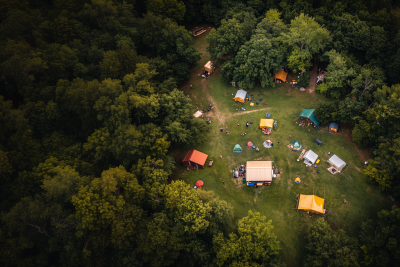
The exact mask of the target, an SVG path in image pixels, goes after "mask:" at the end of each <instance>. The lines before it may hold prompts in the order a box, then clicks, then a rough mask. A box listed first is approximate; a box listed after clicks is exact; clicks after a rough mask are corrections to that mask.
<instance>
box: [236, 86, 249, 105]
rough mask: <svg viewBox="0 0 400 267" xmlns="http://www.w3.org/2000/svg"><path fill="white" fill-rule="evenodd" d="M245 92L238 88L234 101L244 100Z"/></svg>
mask: <svg viewBox="0 0 400 267" xmlns="http://www.w3.org/2000/svg"><path fill="white" fill-rule="evenodd" d="M246 94H247V92H246V91H245V90H243V89H239V90H238V91H237V92H236V95H235V101H239V102H242V103H243V102H244V100H245V99H246Z"/></svg>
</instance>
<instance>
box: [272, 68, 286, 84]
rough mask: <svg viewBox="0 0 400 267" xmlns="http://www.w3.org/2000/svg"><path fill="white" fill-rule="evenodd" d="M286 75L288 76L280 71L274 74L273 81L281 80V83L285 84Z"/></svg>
mask: <svg viewBox="0 0 400 267" xmlns="http://www.w3.org/2000/svg"><path fill="white" fill-rule="evenodd" d="M287 75H288V74H287V73H286V71H284V70H280V71H278V73H277V74H275V75H274V76H275V79H278V80H281V81H284V82H286V77H287Z"/></svg>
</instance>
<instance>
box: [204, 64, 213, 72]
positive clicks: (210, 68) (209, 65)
mask: <svg viewBox="0 0 400 267" xmlns="http://www.w3.org/2000/svg"><path fill="white" fill-rule="evenodd" d="M204 70H205V71H208V73H213V71H214V67H213V63H212V62H211V61H208V62H207V64H206V65H204Z"/></svg>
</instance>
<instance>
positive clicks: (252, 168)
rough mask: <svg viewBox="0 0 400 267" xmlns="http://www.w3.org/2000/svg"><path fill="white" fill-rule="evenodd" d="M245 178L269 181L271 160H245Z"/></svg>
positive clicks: (270, 177)
mask: <svg viewBox="0 0 400 267" xmlns="http://www.w3.org/2000/svg"><path fill="white" fill-rule="evenodd" d="M246 180H247V181H251V182H257V181H260V182H261V181H266V182H271V181H272V161H247V163H246Z"/></svg>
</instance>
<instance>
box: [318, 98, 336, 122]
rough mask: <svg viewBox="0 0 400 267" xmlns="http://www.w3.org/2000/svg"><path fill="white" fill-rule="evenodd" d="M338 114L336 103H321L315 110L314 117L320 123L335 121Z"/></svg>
mask: <svg viewBox="0 0 400 267" xmlns="http://www.w3.org/2000/svg"><path fill="white" fill-rule="evenodd" d="M339 112H340V110H339V108H338V103H337V102H321V103H319V104H318V105H317V108H316V109H315V117H316V118H317V120H319V121H320V122H322V123H328V122H332V121H336V120H337V119H338V118H339V116H338V113H339Z"/></svg>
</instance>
